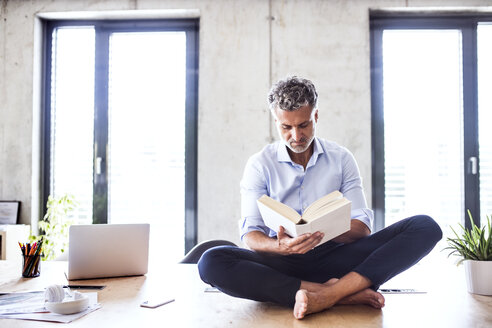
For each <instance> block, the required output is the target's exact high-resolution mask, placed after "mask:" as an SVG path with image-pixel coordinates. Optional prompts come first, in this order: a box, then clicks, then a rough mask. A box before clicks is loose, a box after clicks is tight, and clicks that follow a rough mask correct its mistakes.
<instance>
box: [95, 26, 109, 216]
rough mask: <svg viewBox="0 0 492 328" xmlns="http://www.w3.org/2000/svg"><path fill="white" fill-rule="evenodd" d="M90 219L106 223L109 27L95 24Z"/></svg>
mask: <svg viewBox="0 0 492 328" xmlns="http://www.w3.org/2000/svg"><path fill="white" fill-rule="evenodd" d="M95 30H96V47H95V48H96V50H95V51H96V56H95V74H94V79H95V81H94V161H93V163H94V170H93V172H94V173H93V176H94V194H93V223H108V222H107V221H108V172H107V167H108V166H107V163H108V161H107V160H108V158H107V155H108V153H107V149H108V71H109V35H110V31H108V30H106V29H103V28H101V27H100V26H97V25H96V26H95Z"/></svg>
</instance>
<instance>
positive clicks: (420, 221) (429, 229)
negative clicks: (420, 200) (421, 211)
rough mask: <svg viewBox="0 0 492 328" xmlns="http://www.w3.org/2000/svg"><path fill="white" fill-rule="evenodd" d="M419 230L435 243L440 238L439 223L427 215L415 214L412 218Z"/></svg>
mask: <svg viewBox="0 0 492 328" xmlns="http://www.w3.org/2000/svg"><path fill="white" fill-rule="evenodd" d="M412 219H413V220H414V224H415V225H416V226H417V227H418V229H419V231H421V233H423V234H424V235H425V237H426V239H427V240H428V241H431V242H433V243H434V244H435V243H437V242H438V241H439V240H441V238H442V230H441V227H439V224H437V222H436V221H435V220H434V219H433V218H431V217H430V216H428V215H417V216H414V217H413V218H412Z"/></svg>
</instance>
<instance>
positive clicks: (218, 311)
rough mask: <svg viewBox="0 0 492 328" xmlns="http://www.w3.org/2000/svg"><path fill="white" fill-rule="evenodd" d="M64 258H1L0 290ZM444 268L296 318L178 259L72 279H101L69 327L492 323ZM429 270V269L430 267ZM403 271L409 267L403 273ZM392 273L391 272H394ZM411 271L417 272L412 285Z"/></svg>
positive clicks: (485, 301)
mask: <svg viewBox="0 0 492 328" xmlns="http://www.w3.org/2000/svg"><path fill="white" fill-rule="evenodd" d="M66 266H67V263H66V262H43V263H42V269H41V275H40V277H37V278H31V279H26V278H22V277H21V273H20V268H19V267H18V265H17V263H11V262H9V261H0V272H1V274H0V292H7V291H9V292H11V291H26V290H42V289H44V288H45V287H47V286H49V285H51V284H65V283H66V280H65V277H64V274H63V272H64V271H65V268H66ZM444 269H445V270H446V271H448V272H447V274H445V275H443V274H442V272H438V271H432V270H429V268H428V267H426V266H421V267H419V266H417V267H415V269H413V268H412V269H411V270H413V272H410V273H409V275H407V276H402V279H403V281H405V279H406V280H407V281H408V280H409V279H410V280H411V282H410V283H406V284H401V283H400V282H397V285H391V286H389V287H400V288H416V287H422V286H423V287H424V289H425V290H427V293H426V294H406V295H402V294H399V295H391V294H386V295H385V298H386V306H385V307H384V308H383V310H375V309H372V308H370V307H368V306H363V305H357V306H343V305H342V306H335V307H333V308H331V309H329V310H327V311H324V312H321V313H318V314H314V315H309V316H307V317H306V318H305V319H304V320H300V321H299V320H296V319H294V317H293V316H292V310H291V309H286V308H282V307H279V306H276V305H273V304H265V303H259V302H254V301H250V300H243V299H238V298H233V297H230V296H227V295H225V294H222V293H209V292H204V290H205V287H207V285H205V284H204V283H203V282H202V281H201V280H200V278H199V276H198V272H197V267H196V265H193V264H180V265H176V266H175V267H174V268H173V269H172V270H169V271H168V272H162V273H159V272H150V273H148V274H147V275H145V276H138V277H125V278H112V279H94V280H80V281H74V282H72V283H76V284H92V285H96V284H102V285H106V286H107V287H106V288H105V289H103V290H100V291H98V299H99V302H100V303H101V304H102V307H101V308H100V309H98V310H96V311H94V312H92V313H89V314H88V315H86V316H85V317H82V318H80V319H78V320H76V321H73V322H72V323H70V324H69V325H70V326H71V327H93V328H96V327H142V328H143V327H269V328H271V327H296V328H299V327H328V326H330V327H335V326H336V327H391V328H393V327H491V326H492V297H487V296H479V295H473V294H469V293H468V292H467V291H466V286H465V282H464V273H463V272H462V269H460V268H456V266H454V264H452V263H449V262H448V263H447V264H446V267H445V268H444ZM431 271H432V272H431ZM404 274H406V273H404ZM394 279H396V278H394ZM412 279H417V281H418V279H420V281H421V282H423V281H424V280H425V282H424V284H421V285H420V286H416V284H415V283H414V281H413V282H412ZM159 293H165V294H170V295H173V296H174V297H175V298H176V301H175V302H172V303H169V304H166V305H163V306H161V307H159V308H156V309H148V308H142V307H140V303H141V301H143V300H145V299H146V298H147V296H149V295H153V294H159ZM53 325H62V324H59V323H47V322H38V321H26V320H12V319H0V326H1V327H3V328H10V327H46V326H53Z"/></svg>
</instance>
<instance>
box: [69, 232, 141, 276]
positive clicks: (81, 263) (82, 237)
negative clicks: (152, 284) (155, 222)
mask: <svg viewBox="0 0 492 328" xmlns="http://www.w3.org/2000/svg"><path fill="white" fill-rule="evenodd" d="M149 232H150V225H149V224H93V225H72V226H70V231H69V245H68V277H67V278H68V280H76V279H91V278H104V277H121V276H136V275H143V274H145V273H147V270H148V262H149Z"/></svg>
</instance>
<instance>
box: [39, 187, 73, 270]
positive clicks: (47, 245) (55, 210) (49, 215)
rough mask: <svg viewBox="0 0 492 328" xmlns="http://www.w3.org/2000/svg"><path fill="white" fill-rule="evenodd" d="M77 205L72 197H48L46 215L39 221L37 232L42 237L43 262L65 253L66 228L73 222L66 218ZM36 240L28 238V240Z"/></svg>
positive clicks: (66, 241) (66, 243)
mask: <svg viewBox="0 0 492 328" xmlns="http://www.w3.org/2000/svg"><path fill="white" fill-rule="evenodd" d="M76 206H77V203H76V202H75V199H74V197H73V196H72V195H63V196H61V197H58V198H55V197H52V196H51V195H50V196H48V202H47V203H46V215H45V216H44V217H43V220H41V221H39V230H40V231H41V232H42V234H43V235H44V242H43V255H44V257H43V260H44V261H47V260H53V259H55V258H56V257H57V256H59V255H60V254H61V253H63V252H65V250H66V249H67V246H68V228H69V227H70V225H72V224H73V220H72V219H70V218H69V217H68V216H69V214H70V212H71V211H73V210H74V209H75V207H76ZM36 239H38V237H37V236H32V235H31V236H30V240H31V241H33V240H36Z"/></svg>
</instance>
